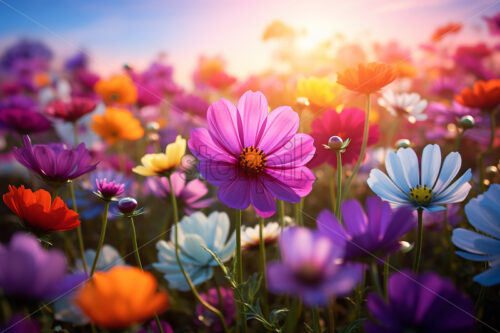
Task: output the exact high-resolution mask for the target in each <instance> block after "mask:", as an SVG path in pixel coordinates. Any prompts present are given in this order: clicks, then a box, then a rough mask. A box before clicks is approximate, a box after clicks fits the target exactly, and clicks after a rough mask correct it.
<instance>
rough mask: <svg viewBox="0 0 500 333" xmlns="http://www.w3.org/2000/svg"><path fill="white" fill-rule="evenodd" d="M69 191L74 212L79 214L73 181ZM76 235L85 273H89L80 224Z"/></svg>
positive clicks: (70, 183)
mask: <svg viewBox="0 0 500 333" xmlns="http://www.w3.org/2000/svg"><path fill="white" fill-rule="evenodd" d="M69 190H70V192H71V200H72V201H73V210H74V211H75V213H78V207H77V205H76V197H75V188H74V185H73V181H70V182H69ZM76 234H77V237H78V249H79V251H80V259H81V260H82V265H83V270H84V271H85V273H87V271H88V267H87V260H85V246H84V245H83V235H82V226H81V225H80V224H79V225H78V227H76Z"/></svg>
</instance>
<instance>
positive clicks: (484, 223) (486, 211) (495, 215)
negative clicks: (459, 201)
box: [451, 184, 500, 287]
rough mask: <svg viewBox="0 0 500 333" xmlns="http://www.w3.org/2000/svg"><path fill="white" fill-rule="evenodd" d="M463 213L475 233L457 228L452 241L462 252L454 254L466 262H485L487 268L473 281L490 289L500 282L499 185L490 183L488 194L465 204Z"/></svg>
mask: <svg viewBox="0 0 500 333" xmlns="http://www.w3.org/2000/svg"><path fill="white" fill-rule="evenodd" d="M465 214H466V215H467V219H468V220H469V222H470V224H472V226H473V227H475V228H476V229H477V230H478V231H480V232H482V233H484V234H486V235H491V237H488V236H485V235H483V234H479V233H477V232H474V231H471V230H466V229H462V228H458V229H455V230H453V235H452V237H451V241H452V242H453V244H455V245H456V246H457V247H459V248H461V249H462V250H465V251H467V252H463V251H457V252H456V253H457V254H458V255H459V256H461V257H463V258H465V259H469V260H474V261H488V262H489V264H490V267H491V268H490V269H488V270H486V271H484V272H482V273H481V274H478V275H476V276H475V277H474V279H473V280H474V281H476V282H478V283H480V284H482V285H483V286H486V287H489V286H493V285H495V284H499V283H500V185H498V184H493V185H491V186H490V188H489V189H488V191H486V192H485V193H484V194H481V195H479V196H478V197H477V198H474V199H472V200H471V201H469V202H468V203H467V205H465Z"/></svg>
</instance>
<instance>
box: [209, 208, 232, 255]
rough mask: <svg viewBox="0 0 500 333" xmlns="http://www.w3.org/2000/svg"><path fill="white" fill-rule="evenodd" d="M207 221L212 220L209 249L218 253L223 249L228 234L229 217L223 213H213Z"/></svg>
mask: <svg viewBox="0 0 500 333" xmlns="http://www.w3.org/2000/svg"><path fill="white" fill-rule="evenodd" d="M208 220H213V224H214V225H213V227H212V228H213V233H212V236H211V238H212V242H211V245H210V247H209V248H211V249H213V250H216V251H219V250H221V249H222V248H223V247H224V243H225V242H226V239H227V234H228V233H229V216H227V214H226V213H224V212H221V213H219V212H213V213H211V214H210V215H209V216H208ZM209 244H210V243H209Z"/></svg>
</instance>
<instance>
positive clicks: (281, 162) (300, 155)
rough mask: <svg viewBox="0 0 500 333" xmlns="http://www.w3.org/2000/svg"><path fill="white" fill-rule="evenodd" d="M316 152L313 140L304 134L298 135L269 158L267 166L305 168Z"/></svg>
mask: <svg viewBox="0 0 500 333" xmlns="http://www.w3.org/2000/svg"><path fill="white" fill-rule="evenodd" d="M315 151H316V148H315V147H314V140H313V138H312V137H311V136H310V135H307V134H304V133H297V134H295V135H294V136H293V138H292V139H291V140H290V141H288V142H287V143H285V144H284V145H283V146H282V147H281V148H280V149H278V150H277V151H276V152H275V153H274V154H272V155H268V156H267V166H269V167H273V168H274V167H279V166H285V165H286V166H288V167H289V168H290V166H291V167H294V168H295V167H299V166H303V165H305V164H306V163H308V162H309V161H310V160H311V159H312V158H313V157H314V153H315Z"/></svg>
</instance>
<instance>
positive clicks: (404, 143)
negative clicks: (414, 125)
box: [394, 139, 411, 149]
mask: <svg viewBox="0 0 500 333" xmlns="http://www.w3.org/2000/svg"><path fill="white" fill-rule="evenodd" d="M394 146H395V147H396V149H399V148H410V147H411V141H410V140H408V139H399V140H398V141H396V144H395V145H394Z"/></svg>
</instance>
